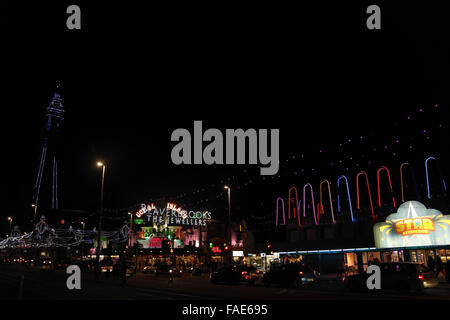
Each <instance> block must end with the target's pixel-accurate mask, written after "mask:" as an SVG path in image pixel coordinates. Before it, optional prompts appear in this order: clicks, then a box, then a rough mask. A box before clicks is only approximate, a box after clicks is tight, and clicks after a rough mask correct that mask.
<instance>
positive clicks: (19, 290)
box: [17, 275, 25, 300]
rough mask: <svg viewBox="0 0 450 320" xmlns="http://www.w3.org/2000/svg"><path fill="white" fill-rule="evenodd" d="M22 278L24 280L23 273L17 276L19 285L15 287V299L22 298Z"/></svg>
mask: <svg viewBox="0 0 450 320" xmlns="http://www.w3.org/2000/svg"><path fill="white" fill-rule="evenodd" d="M24 280H25V277H24V276H23V275H21V276H19V287H18V289H17V300H22V297H23V282H24Z"/></svg>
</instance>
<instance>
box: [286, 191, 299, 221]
mask: <svg viewBox="0 0 450 320" xmlns="http://www.w3.org/2000/svg"><path fill="white" fill-rule="evenodd" d="M292 190H294V191H295V203H296V207H297V209H296V208H295V207H294V210H293V211H294V218H296V217H297V211H298V194H297V188H296V187H291V188H290V189H289V194H288V199H289V203H288V219H290V218H291V201H292V199H291V191H292Z"/></svg>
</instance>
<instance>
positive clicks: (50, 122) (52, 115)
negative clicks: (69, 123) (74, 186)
mask: <svg viewBox="0 0 450 320" xmlns="http://www.w3.org/2000/svg"><path fill="white" fill-rule="evenodd" d="M60 87H61V86H60V84H59V83H58V85H57V87H56V92H55V93H54V95H53V98H52V101H51V102H50V104H49V106H48V107H47V109H46V110H45V126H44V132H43V138H42V147H41V156H40V158H39V165H38V170H37V173H36V178H35V180H34V185H33V204H34V205H35V206H37V205H38V202H39V195H40V193H41V192H42V191H43V190H44V189H45V191H46V193H48V195H50V194H51V206H50V203H45V204H44V206H47V205H48V206H49V207H51V208H52V209H58V161H57V159H58V157H57V152H58V149H59V147H60V128H61V124H62V122H63V120H64V107H63V104H62V101H61V95H60V93H59V91H60ZM50 170H51V175H50ZM50 178H51V182H50ZM42 182H44V183H42ZM41 187H42V189H43V190H41ZM46 195H47V194H46Z"/></svg>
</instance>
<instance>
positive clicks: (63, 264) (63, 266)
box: [54, 260, 69, 270]
mask: <svg viewBox="0 0 450 320" xmlns="http://www.w3.org/2000/svg"><path fill="white" fill-rule="evenodd" d="M68 266H69V263H68V262H67V261H63V260H61V261H56V262H55V265H54V267H55V270H67V267H68Z"/></svg>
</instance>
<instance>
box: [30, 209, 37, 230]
mask: <svg viewBox="0 0 450 320" xmlns="http://www.w3.org/2000/svg"><path fill="white" fill-rule="evenodd" d="M31 206H32V207H33V208H34V218H33V228H34V227H35V226H36V213H37V204H32V205H31Z"/></svg>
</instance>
